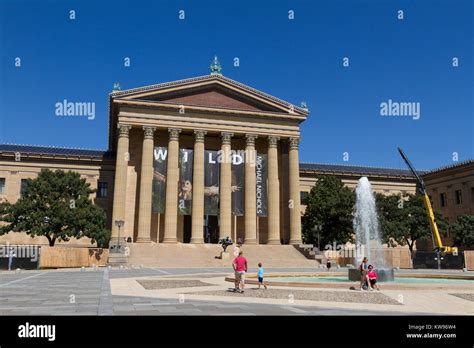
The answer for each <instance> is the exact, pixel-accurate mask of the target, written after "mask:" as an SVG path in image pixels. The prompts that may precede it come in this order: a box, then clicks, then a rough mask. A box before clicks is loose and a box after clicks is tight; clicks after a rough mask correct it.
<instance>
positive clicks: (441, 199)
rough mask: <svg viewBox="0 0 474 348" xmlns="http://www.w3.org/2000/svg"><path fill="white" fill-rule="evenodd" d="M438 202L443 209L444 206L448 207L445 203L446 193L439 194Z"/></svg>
mask: <svg viewBox="0 0 474 348" xmlns="http://www.w3.org/2000/svg"><path fill="white" fill-rule="evenodd" d="M439 200H440V203H441V206H442V207H445V206H447V205H448V204H447V203H448V202H447V201H446V193H440V194H439Z"/></svg>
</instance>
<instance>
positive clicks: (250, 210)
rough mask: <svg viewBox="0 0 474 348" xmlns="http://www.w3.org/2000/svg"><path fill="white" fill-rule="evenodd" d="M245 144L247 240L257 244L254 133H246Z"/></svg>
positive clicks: (248, 242)
mask: <svg viewBox="0 0 474 348" xmlns="http://www.w3.org/2000/svg"><path fill="white" fill-rule="evenodd" d="M245 137H246V140H247V142H246V146H245V240H244V242H245V243H246V244H257V197H256V196H257V187H256V180H257V178H256V174H255V157H256V156H255V139H256V138H257V136H256V135H254V134H246V135H245Z"/></svg>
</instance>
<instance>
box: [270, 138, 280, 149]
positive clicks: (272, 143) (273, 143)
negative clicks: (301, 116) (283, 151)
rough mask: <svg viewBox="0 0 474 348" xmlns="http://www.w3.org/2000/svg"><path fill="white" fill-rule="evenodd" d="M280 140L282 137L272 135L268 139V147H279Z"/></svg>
mask: <svg viewBox="0 0 474 348" xmlns="http://www.w3.org/2000/svg"><path fill="white" fill-rule="evenodd" d="M278 140H280V137H277V136H273V135H270V136H269V137H268V147H277V145H278Z"/></svg>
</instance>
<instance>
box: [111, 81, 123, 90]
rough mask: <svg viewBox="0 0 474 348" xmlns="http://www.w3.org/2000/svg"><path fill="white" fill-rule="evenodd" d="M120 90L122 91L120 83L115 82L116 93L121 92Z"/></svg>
mask: <svg viewBox="0 0 474 348" xmlns="http://www.w3.org/2000/svg"><path fill="white" fill-rule="evenodd" d="M120 90H121V88H120V84H119V83H118V82H115V83H114V89H113V91H114V92H115V91H120Z"/></svg>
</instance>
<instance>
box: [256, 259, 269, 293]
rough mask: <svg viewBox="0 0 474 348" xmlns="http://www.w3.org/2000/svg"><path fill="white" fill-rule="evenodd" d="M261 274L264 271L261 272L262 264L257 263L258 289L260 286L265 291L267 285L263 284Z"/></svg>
mask: <svg viewBox="0 0 474 348" xmlns="http://www.w3.org/2000/svg"><path fill="white" fill-rule="evenodd" d="M263 274H264V270H263V267H262V263H261V262H259V263H258V275H257V276H258V288H259V289H260V286H263V287H264V288H265V290H267V285H266V284H265V283H264V282H263Z"/></svg>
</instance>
